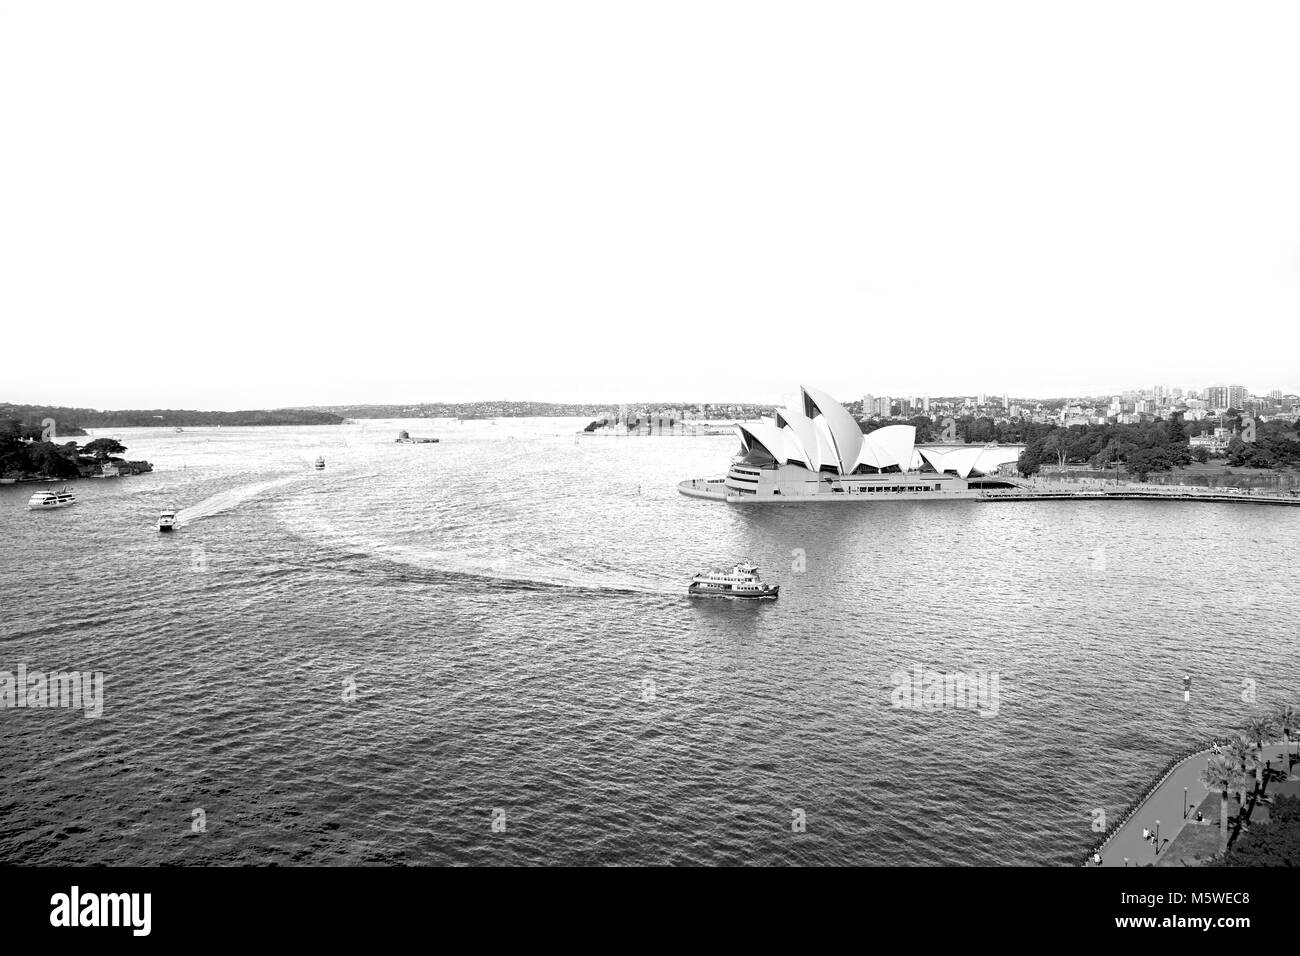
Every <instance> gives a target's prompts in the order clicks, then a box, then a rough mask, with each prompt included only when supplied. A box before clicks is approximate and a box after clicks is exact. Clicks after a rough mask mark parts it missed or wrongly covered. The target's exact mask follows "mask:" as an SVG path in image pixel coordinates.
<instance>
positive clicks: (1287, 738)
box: [1273, 704, 1300, 754]
mask: <svg viewBox="0 0 1300 956" xmlns="http://www.w3.org/2000/svg"><path fill="white" fill-rule="evenodd" d="M1273 726H1274V727H1275V728H1276V730H1277V732H1278V733H1279V734H1281V735H1282V741H1283V743H1284V744H1285V745H1286V748H1285V749H1286V753H1287V754H1290V753H1291V735H1292V734H1294V733H1300V712H1297V711H1296V709H1295V708H1294V707H1292V706H1291V705H1290V704H1280V705H1278V708H1277V710H1275V711H1273Z"/></svg>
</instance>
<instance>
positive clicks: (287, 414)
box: [0, 402, 343, 437]
mask: <svg viewBox="0 0 1300 956" xmlns="http://www.w3.org/2000/svg"><path fill="white" fill-rule="evenodd" d="M47 418H52V419H54V421H55V432H56V434H57V435H59V436H60V437H61V436H65V435H66V436H73V435H84V434H85V433H86V432H85V429H87V428H141V427H143V428H148V427H155V428H157V427H169V428H170V427H181V428H190V427H194V428H202V427H204V426H207V427H211V426H213V425H223V426H225V427H227V428H238V427H240V426H244V425H341V424H342V423H343V419H342V417H340V416H338V415H334V414H331V413H330V412H325V411H314V410H311V409H305V408H274V409H270V410H267V409H253V410H248V411H240V412H199V411H193V410H191V409H179V408H145V409H121V410H118V411H100V410H98V409H95V408H68V407H66V406H63V405H14V404H9V403H5V402H0V420H4V419H10V420H14V421H18V422H21V423H22V424H24V425H27V426H39V425H40V424H41V422H42V421H44V420H45V419H47Z"/></svg>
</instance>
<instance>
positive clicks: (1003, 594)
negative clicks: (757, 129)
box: [0, 419, 1300, 864]
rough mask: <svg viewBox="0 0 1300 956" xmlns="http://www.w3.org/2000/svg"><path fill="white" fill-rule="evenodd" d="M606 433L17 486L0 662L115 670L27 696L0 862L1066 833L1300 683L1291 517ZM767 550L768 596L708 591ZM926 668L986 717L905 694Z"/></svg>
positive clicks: (968, 847)
mask: <svg viewBox="0 0 1300 956" xmlns="http://www.w3.org/2000/svg"><path fill="white" fill-rule="evenodd" d="M583 424H585V422H581V421H575V420H571V419H569V420H557V419H545V420H542V419H526V420H520V419H503V420H497V421H494V422H488V421H479V422H463V423H456V422H438V423H427V422H396V421H394V422H366V423H361V424H355V425H347V426H342V427H336V428H265V429H220V430H218V429H191V430H187V431H185V432H184V433H180V434H178V433H175V432H172V431H170V430H162V429H125V430H121V431H117V432H114V433H113V434H115V435H117V436H118V437H119V438H121V440H122V441H123V442H124V443H125V444H127V445H128V447H129V449H130V454H129V457H132V458H147V459H149V460H150V461H153V462H154V464H155V466H156V469H157V470H156V471H155V472H154V473H153V474H151V475H145V476H138V477H133V478H125V479H119V480H106V481H81V482H78V483H77V484H76V492H77V494H78V497H79V502H78V503H77V504H76V505H75V506H74V507H72V508H69V509H66V510H63V511H58V512H44V513H39V512H28V511H27V510H26V499H27V497H28V495H30V493H31V491H32V489H33V487H34V486H32V485H19V486H13V487H3V488H0V544H2V547H3V551H2V552H0V575H2V577H0V605H2V607H3V613H2V615H0V671H6V670H8V671H14V670H16V668H17V666H18V665H19V664H25V665H26V666H27V668H28V670H29V671H36V670H45V671H51V670H56V669H64V670H81V671H91V670H100V671H103V672H104V673H105V674H106V675H107V676H106V695H105V705H104V715H103V717H102V718H100V719H98V720H95V719H87V718H85V717H84V716H82V715H81V714H80V712H71V711H67V710H54V709H45V710H40V709H23V710H17V709H4V710H0V769H2V770H3V779H4V781H5V786H4V788H3V790H2V791H0V861H5V862H22V863H51V864H52V863H96V864H128V863H132V864H138V863H144V864H150V863H207V864H211V863H216V864H235V863H281V864H290V863H322V864H329V863H386V864H392V863H407V864H425V863H510V864H529V863H570V864H590V863H806V864H814V863H866V864H875V863H917V864H936V863H943V864H964V863H1000V862H1013V863H1062V862H1067V861H1070V860H1072V859H1074V858H1075V857H1076V856H1077V854H1078V853H1079V852H1081V850H1082V849H1083V848H1084V847H1086V846H1087V845H1088V844H1089V843H1090V842H1091V834H1090V833H1089V831H1088V823H1089V820H1090V812H1091V810H1092V809H1093V808H1094V807H1104V808H1110V809H1112V810H1114V811H1118V810H1119V809H1120V808H1122V807H1123V806H1124V804H1125V803H1127V802H1128V800H1129V799H1131V798H1132V797H1133V796H1134V795H1135V794H1136V793H1137V792H1138V791H1139V790H1140V788H1141V787H1142V786H1143V785H1144V784H1145V782H1146V781H1147V779H1148V777H1149V776H1150V774H1151V773H1152V772H1154V771H1155V770H1156V769H1157V768H1158V767H1160V766H1161V765H1162V764H1163V763H1164V762H1165V761H1166V759H1167V758H1168V757H1169V756H1170V755H1171V754H1172V752H1173V751H1175V750H1177V749H1179V748H1180V747H1182V746H1183V745H1184V744H1186V743H1189V742H1192V741H1194V740H1196V739H1198V738H1201V737H1204V736H1206V735H1209V734H1211V733H1215V732H1218V731H1219V730H1220V729H1222V728H1223V727H1225V726H1227V725H1231V724H1233V723H1235V722H1237V721H1238V720H1240V719H1241V718H1242V717H1243V716H1244V715H1245V714H1246V713H1248V712H1250V710H1251V705H1250V704H1249V703H1247V702H1245V701H1243V689H1249V688H1250V687H1251V686H1253V687H1254V688H1255V689H1256V693H1257V696H1258V700H1259V703H1260V705H1261V706H1263V705H1268V704H1271V703H1273V702H1276V701H1279V700H1282V699H1288V700H1291V701H1295V700H1297V698H1298V697H1300V678H1298V677H1297V674H1296V660H1297V658H1298V657H1300V655H1298V654H1297V651H1298V650H1300V637H1297V633H1296V627H1295V622H1296V621H1297V620H1298V619H1300V596H1297V592H1296V589H1295V568H1296V558H1297V554H1298V550H1300V546H1298V545H1297V541H1298V540H1300V509H1274V508H1265V507H1258V506H1245V505H1235V506H1234V505H1217V504H1204V503H1176V502H1078V503H1071V502H1036V503H996V504H979V503H973V502H952V503H911V504H909V503H905V502H894V503H889V502H879V503H871V504H869V505H861V506H857V507H852V506H835V505H823V506H803V507H800V506H786V507H763V508H749V509H746V508H736V507H728V506H726V505H720V504H717V503H713V502H705V501H698V500H694V499H688V498H685V497H682V496H681V495H679V494H678V493H677V491H676V488H675V485H676V482H677V481H678V480H680V479H682V478H686V477H692V476H697V475H709V474H717V473H719V472H720V471H721V470H722V469H723V468H724V466H725V464H726V462H727V460H728V458H729V456H730V454H731V453H732V451H733V447H734V444H735V442H734V440H733V439H731V438H691V439H677V438H645V439H627V440H617V439H608V438H603V439H602V438H585V439H582V440H581V441H578V440H577V439H576V438H575V436H574V431H575V430H576V429H577V428H579V427H581V425H583ZM399 428H408V429H409V430H410V431H411V433H412V434H413V435H422V434H425V435H427V434H437V435H439V436H440V437H441V438H442V442H441V443H440V444H436V445H396V444H393V442H392V438H393V437H394V436H395V435H396V433H397V430H398V429H399ZM101 434H104V433H102V432H101ZM317 455H324V457H325V458H326V460H327V467H326V469H325V471H323V472H316V471H314V470H313V468H312V462H313V461H314V459H315V458H316V456H317ZM164 508H178V509H180V510H181V515H180V518H181V524H182V527H181V528H180V530H179V531H178V532H177V533H175V534H173V535H170V536H168V535H160V534H158V533H157V532H156V531H155V530H154V521H155V520H156V517H157V513H158V512H159V511H160V510H162V509H164ZM796 549H802V551H803V554H804V556H805V561H806V570H805V571H803V572H802V573H799V572H797V571H796V570H794V567H793V566H794V563H795V560H796V558H795V556H794V552H795V551H796ZM746 557H747V558H751V559H752V560H754V561H755V562H757V563H758V564H759V565H760V567H761V569H762V571H763V574H764V577H765V578H767V579H769V580H771V581H774V582H775V583H779V584H781V585H782V591H781V599H780V600H779V601H777V602H775V603H762V604H746V603H732V602H726V601H713V602H709V601H703V602H701V601H696V602H692V601H690V600H688V599H687V598H686V597H685V596H684V595H685V586H686V582H687V580H688V579H689V577H690V575H691V574H692V573H694V571H695V570H697V569H698V568H699V567H700V566H702V565H705V564H709V563H712V562H715V561H720V560H728V561H730V560H734V559H738V558H746ZM915 664H919V665H922V666H923V667H924V668H926V669H928V670H934V671H939V672H956V671H966V672H969V671H985V672H990V671H991V672H996V673H997V674H998V676H999V689H1000V698H999V708H998V712H997V714H996V715H994V716H990V717H987V718H981V717H980V716H979V715H978V714H977V713H976V712H974V711H972V710H955V709H948V710H943V711H939V712H923V711H917V710H907V709H896V708H894V707H891V704H890V695H891V692H892V690H893V689H894V681H893V677H892V675H893V674H894V673H895V672H896V671H898V670H900V669H904V668H909V667H911V666H913V665H915ZM1184 673H1188V674H1191V675H1192V676H1193V680H1194V684H1193V690H1194V700H1193V703H1192V705H1191V706H1190V707H1187V708H1185V707H1184V706H1183V704H1182V695H1181V678H1182V676H1183V674H1184ZM1247 681H1253V682H1255V683H1254V684H1253V685H1249V684H1246V683H1245V682H1247ZM352 687H355V695H353V694H351V693H349V690H350V688H352ZM196 808H198V809H202V810H203V812H204V814H205V817H206V829H205V832H203V833H199V834H196V833H193V832H192V826H191V824H192V820H193V819H194V810H195V809H196ZM795 811H802V814H803V818H804V819H805V821H806V831H805V832H802V833H798V832H795V831H794V828H793V826H792V824H793V822H794V820H795ZM494 813H496V814H498V819H502V818H501V817H500V814H504V817H503V819H504V824H505V829H504V831H501V830H500V829H498V830H495V831H494V829H493V818H494Z"/></svg>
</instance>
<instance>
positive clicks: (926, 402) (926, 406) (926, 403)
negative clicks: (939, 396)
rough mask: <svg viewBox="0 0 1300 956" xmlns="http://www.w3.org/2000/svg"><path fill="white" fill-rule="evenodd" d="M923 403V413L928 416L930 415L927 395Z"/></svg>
mask: <svg viewBox="0 0 1300 956" xmlns="http://www.w3.org/2000/svg"><path fill="white" fill-rule="evenodd" d="M924 401H925V413H926V414H927V415H929V414H930V396H929V395H927V396H925V399H924Z"/></svg>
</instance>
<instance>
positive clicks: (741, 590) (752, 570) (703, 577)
mask: <svg viewBox="0 0 1300 956" xmlns="http://www.w3.org/2000/svg"><path fill="white" fill-rule="evenodd" d="M780 590H781V586H780V585H779V584H764V583H763V582H762V581H760V580H759V577H758V567H757V566H756V565H753V564H750V563H748V562H741V563H740V564H733V565H732V566H731V567H729V568H711V569H710V570H708V571H701V572H700V573H699V574H697V575H695V577H693V578H692V579H691V586H690V587H689V588H688V589H687V592H686V593H688V594H689V595H690V596H691V597H728V598H748V599H750V600H760V601H763V600H766V601H774V600H776V596H777V593H778V592H779V591H780Z"/></svg>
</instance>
